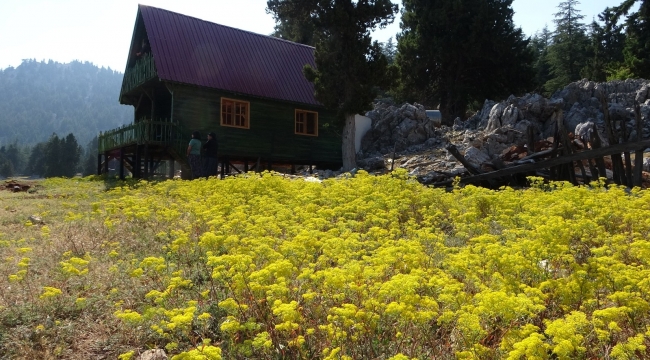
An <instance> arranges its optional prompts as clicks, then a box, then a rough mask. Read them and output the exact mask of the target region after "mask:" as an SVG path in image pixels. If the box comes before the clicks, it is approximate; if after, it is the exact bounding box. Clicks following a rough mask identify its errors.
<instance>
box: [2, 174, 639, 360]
mask: <svg viewBox="0 0 650 360" xmlns="http://www.w3.org/2000/svg"><path fill="white" fill-rule="evenodd" d="M533 183H534V186H533V188H531V189H527V190H513V189H509V188H504V189H501V190H499V191H492V190H487V189H482V188H477V187H472V186H468V187H465V188H456V189H455V190H454V191H451V192H446V191H444V190H441V189H431V188H427V187H424V186H422V185H420V184H419V183H417V182H416V181H414V180H412V179H409V178H408V176H407V175H406V173H405V172H404V171H401V170H399V171H396V172H394V173H393V174H392V175H385V176H379V177H377V176H371V175H368V174H366V173H364V172H359V173H358V174H357V175H356V176H355V177H349V178H344V179H338V180H334V179H331V180H326V181H324V182H322V183H314V182H307V181H303V180H289V179H285V178H283V177H282V176H277V175H272V174H269V173H264V174H263V175H259V174H249V175H245V176H240V177H235V178H229V179H226V180H216V179H210V180H196V181H165V182H160V183H147V182H126V183H117V184H115V186H110V189H109V190H104V186H105V185H104V182H101V181H98V180H94V179H92V178H87V179H68V180H65V179H51V180H46V181H44V182H43V183H42V188H41V189H39V190H38V191H37V192H36V193H34V194H27V193H21V194H12V193H6V194H0V201H1V203H0V358H3V359H4V358H10V359H14V358H18V359H21V358H25V359H34V358H39V359H40V358H43V359H47V358H66V359H89V358H99V357H102V356H103V357H104V358H118V357H119V358H120V359H137V357H138V355H139V354H140V353H142V352H144V351H145V350H147V349H153V348H162V349H165V351H166V352H167V354H168V355H169V356H170V358H172V359H222V358H223V359H250V358H255V359H434V358H435V359H601V358H609V359H647V358H650V348H649V347H648V346H649V345H650V240H649V238H650V237H649V233H650V193H649V192H647V191H641V190H638V189H634V190H631V191H626V190H625V189H624V188H621V187H612V186H610V187H605V186H604V185H603V184H602V183H593V184H592V185H591V186H590V187H573V186H571V185H568V184H566V183H553V184H543V183H542V182H541V181H539V180H534V181H533ZM29 215H38V216H40V217H41V218H42V219H43V222H44V224H33V223H31V222H30V221H29V220H28V217H29Z"/></svg>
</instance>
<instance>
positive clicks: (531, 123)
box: [357, 79, 650, 182]
mask: <svg viewBox="0 0 650 360" xmlns="http://www.w3.org/2000/svg"><path fill="white" fill-rule="evenodd" d="M602 97H604V99H605V102H606V104H607V107H608V110H609V114H610V119H611V120H612V121H618V120H622V121H621V123H623V124H625V126H626V130H627V131H626V132H625V133H626V134H627V135H628V139H630V140H634V139H636V136H637V135H636V131H635V129H636V123H635V121H636V120H635V115H634V105H635V103H639V104H640V108H641V115H642V121H643V122H644V126H643V129H644V131H643V136H644V138H645V139H647V138H648V136H649V135H650V121H649V120H648V119H649V117H650V81H647V80H641V79H636V80H633V79H631V80H625V81H612V82H607V83H595V82H591V81H587V80H582V81H579V82H575V83H572V84H570V85H568V86H567V87H566V88H564V89H563V90H560V91H558V92H556V93H555V94H554V95H553V96H552V97H551V98H550V99H547V98H544V97H543V96H541V95H539V94H526V95H524V96H522V97H515V96H510V97H509V98H508V99H507V100H505V101H502V102H494V101H490V100H486V101H485V103H484V104H483V107H482V109H481V110H480V111H478V112H477V113H476V114H475V115H474V116H472V117H470V118H469V119H467V120H466V121H460V119H456V121H455V123H454V125H453V126H452V127H448V126H440V127H438V126H436V125H437V124H434V123H433V122H431V121H429V120H428V119H427V117H426V113H425V109H424V107H423V106H422V105H419V104H413V105H410V104H405V105H403V106H401V107H396V106H394V105H391V104H385V103H377V104H376V105H375V108H374V109H373V110H372V111H370V112H368V113H367V114H366V116H368V117H369V118H371V119H372V128H371V130H370V131H369V132H368V133H367V134H366V135H365V137H364V138H363V140H362V144H361V151H360V152H359V154H357V158H358V164H359V166H360V167H362V168H364V169H368V170H371V171H372V170H374V171H377V170H379V171H381V170H384V169H386V168H390V165H391V163H392V162H393V161H395V164H394V166H395V167H406V168H408V169H409V171H410V173H411V174H413V175H417V176H419V177H420V179H421V180H422V181H424V182H431V181H438V180H439V179H443V178H448V177H450V176H456V175H461V174H463V173H464V172H465V169H464V167H463V166H462V165H460V164H459V163H458V162H457V161H456V159H454V158H453V157H452V156H450V155H449V154H448V153H447V152H446V151H445V150H444V148H445V147H446V146H447V145H448V144H455V145H456V146H457V147H458V149H459V150H460V152H461V153H462V154H464V157H465V159H466V160H468V161H469V162H470V163H472V164H473V165H475V166H477V167H479V168H481V167H485V166H491V167H495V166H496V167H499V164H498V163H499V162H503V161H506V162H507V161H512V160H516V159H518V158H521V157H523V156H525V155H526V153H527V152H528V148H527V142H528V131H529V130H528V129H529V128H532V132H533V136H534V140H535V145H534V146H535V147H536V149H535V151H540V150H542V149H544V147H548V146H550V144H551V143H552V140H553V139H552V137H553V136H554V134H555V128H556V123H557V116H554V114H556V113H557V111H558V110H562V113H563V115H564V119H565V120H564V124H565V126H566V128H567V130H568V131H569V132H571V133H575V136H576V137H578V138H583V137H588V134H589V132H593V131H598V133H599V134H600V137H601V139H603V140H604V141H603V142H604V145H607V141H606V139H607V137H606V136H605V131H604V115H603V110H602V105H601V100H600V99H601V98H602ZM549 140H550V142H549ZM621 140H623V139H621ZM393 154H395V155H393ZM393 156H394V160H393ZM495 163H497V164H495ZM648 166H650V164H649V165H648Z"/></svg>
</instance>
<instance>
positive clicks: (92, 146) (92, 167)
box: [83, 136, 98, 176]
mask: <svg viewBox="0 0 650 360" xmlns="http://www.w3.org/2000/svg"><path fill="white" fill-rule="evenodd" d="M97 149H98V140H97V136H95V137H94V138H93V139H92V140H91V141H90V142H89V143H88V145H86V150H85V156H84V161H83V175H84V176H88V175H93V174H95V173H97Z"/></svg>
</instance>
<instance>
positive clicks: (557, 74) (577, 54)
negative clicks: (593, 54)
mask: <svg viewBox="0 0 650 360" xmlns="http://www.w3.org/2000/svg"><path fill="white" fill-rule="evenodd" d="M579 4H580V1H577V0H566V1H562V2H561V3H560V4H559V5H558V9H559V11H558V12H557V13H556V14H555V20H554V21H555V25H556V28H555V33H554V35H553V44H552V45H551V46H550V47H549V52H548V63H549V64H550V66H551V76H552V78H551V79H550V80H549V81H547V82H546V84H545V85H544V88H545V90H546V91H547V92H549V93H553V92H555V91H556V90H558V89H561V88H563V87H564V86H566V85H568V84H569V83H571V82H573V81H577V80H580V78H581V75H580V71H581V70H582V69H583V68H584V67H585V65H586V63H587V47H588V44H589V39H588V38H587V34H586V30H585V25H584V24H583V23H582V22H581V20H582V19H583V18H584V15H581V14H580V10H578V8H577V6H578V5H579Z"/></svg>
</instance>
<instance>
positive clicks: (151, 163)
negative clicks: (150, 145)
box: [149, 154, 158, 179]
mask: <svg viewBox="0 0 650 360" xmlns="http://www.w3.org/2000/svg"><path fill="white" fill-rule="evenodd" d="M157 167H158V166H155V164H154V161H153V154H149V178H150V179H153V176H154V174H155V173H156V168H157Z"/></svg>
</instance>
